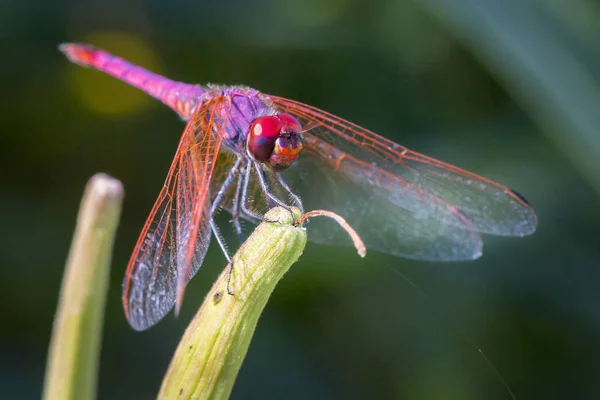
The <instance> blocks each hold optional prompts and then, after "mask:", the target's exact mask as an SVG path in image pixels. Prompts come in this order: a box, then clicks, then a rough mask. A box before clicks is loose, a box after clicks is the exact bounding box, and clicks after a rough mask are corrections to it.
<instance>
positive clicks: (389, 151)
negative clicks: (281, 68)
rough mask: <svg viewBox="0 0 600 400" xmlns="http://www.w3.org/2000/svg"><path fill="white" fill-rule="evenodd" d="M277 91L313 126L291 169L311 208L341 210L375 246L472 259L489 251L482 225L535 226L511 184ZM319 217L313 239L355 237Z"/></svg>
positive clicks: (524, 231)
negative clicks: (423, 152)
mask: <svg viewBox="0 0 600 400" xmlns="http://www.w3.org/2000/svg"><path fill="white" fill-rule="evenodd" d="M270 98H271V100H272V101H273V105H274V106H275V107H277V108H279V109H280V110H281V111H282V112H286V113H289V114H291V115H294V116H295V117H296V118H298V120H299V121H300V122H301V123H302V125H303V126H304V127H305V128H306V129H308V131H307V132H306V133H305V134H304V135H305V137H304V143H305V151H303V153H304V154H302V155H301V159H300V160H299V162H298V163H297V165H296V164H295V165H293V166H292V167H290V168H289V170H286V171H285V172H284V176H285V177H286V179H287V180H288V181H289V183H290V185H291V186H292V188H293V189H294V190H295V191H297V194H299V195H300V196H301V197H302V199H303V200H304V203H305V207H306V208H307V209H314V208H325V209H329V210H332V211H335V212H337V213H339V214H340V215H342V216H343V217H344V218H346V219H347V220H348V222H349V223H350V224H352V225H353V227H354V228H355V229H356V230H357V231H358V233H359V234H360V235H361V237H362V238H363V240H365V243H366V244H367V246H368V247H371V248H375V249H378V250H379V251H383V252H387V253H391V254H397V255H402V256H406V257H410V258H417V259H427V260H438V261H439V260H445V261H451V260H465V259H473V258H476V257H478V256H479V255H480V254H481V239H480V237H479V235H477V233H476V232H482V233H489V234H495V235H509V236H523V235H528V234H531V233H532V232H534V231H535V228H536V226H537V217H536V215H535V213H534V211H533V209H532V208H531V207H530V205H529V204H528V203H527V202H526V201H525V200H524V199H523V198H522V197H521V196H520V195H519V194H518V193H516V192H514V191H512V190H510V189H508V188H507V187H505V186H502V185H500V184H498V183H495V182H493V181H490V180H488V179H486V178H483V177H480V176H478V175H475V174H473V173H470V172H467V171H464V170H462V169H459V168H457V167H454V166H452V165H449V164H446V163H443V162H441V161H438V160H435V159H432V158H429V157H426V156H424V155H421V154H418V153H416V152H413V151H410V150H408V149H407V148H405V147H403V146H400V145H398V144H396V143H394V142H392V141H390V140H388V139H385V138H383V137H381V136H378V135H376V134H375V133H373V132H370V131H368V130H366V129H363V128H361V127H359V126H358V125H355V124H353V123H351V122H348V121H345V120H343V119H341V118H339V117H336V116H334V115H332V114H330V113H327V112H325V111H322V110H319V109H317V108H315V107H311V106H308V105H305V104H302V103H299V102H296V101H293V100H288V99H284V98H279V97H274V96H270ZM313 224H314V225H313ZM311 225H312V226H310V228H312V229H311V233H310V234H309V238H311V239H313V240H316V241H319V242H323V243H345V242H346V241H347V239H345V238H343V235H342V236H339V235H338V234H337V233H336V231H335V228H333V229H330V228H328V227H326V226H325V221H318V219H314V220H313V222H311ZM310 228H309V229H310Z"/></svg>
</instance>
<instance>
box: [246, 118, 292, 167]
mask: <svg viewBox="0 0 600 400" xmlns="http://www.w3.org/2000/svg"><path fill="white" fill-rule="evenodd" d="M301 131H302V125H300V122H298V120H297V119H296V118H294V117H292V116H291V115H289V114H275V115H268V116H264V117H259V118H257V119H255V120H254V122H252V125H251V126H250V134H249V135H248V154H250V156H251V157H252V158H253V159H254V160H256V161H259V162H262V163H264V164H267V165H268V166H269V167H271V168H272V169H274V170H276V171H282V170H284V169H286V168H287V167H289V166H290V165H292V163H293V162H294V161H296V160H297V159H298V156H299V155H300V151H301V150H302V133H301Z"/></svg>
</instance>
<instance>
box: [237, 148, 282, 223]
mask: <svg viewBox="0 0 600 400" xmlns="http://www.w3.org/2000/svg"><path fill="white" fill-rule="evenodd" d="M251 173H252V161H251V160H248V162H247V163H246V167H245V170H244V185H243V189H242V198H241V199H240V206H241V209H242V211H243V212H244V214H246V215H248V216H249V217H252V218H254V219H256V220H258V221H266V222H277V221H271V220H269V219H267V218H265V217H264V216H262V215H260V214H258V213H257V212H254V211H252V210H250V209H249V208H248V206H247V204H248V185H249V184H250V177H251Z"/></svg>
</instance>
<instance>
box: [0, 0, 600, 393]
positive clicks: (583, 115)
mask: <svg viewBox="0 0 600 400" xmlns="http://www.w3.org/2000/svg"><path fill="white" fill-rule="evenodd" d="M599 7H600V3H599V2H598V1H595V0H586V1H584V0H502V1H498V0H401V1H399V0H373V1H369V2H362V1H359V0H308V1H307V0H291V1H280V0H253V1H246V0H234V1H223V2H219V1H203V0H196V1H165V0H119V1H117V0H106V1H103V2H96V1H91V0H80V1H55V2H46V1H42V0H30V1H20V0H4V1H2V3H1V4H0V38H1V39H2V40H0V43H1V44H0V48H1V49H2V53H1V54H2V56H1V60H2V61H1V62H0V83H1V87H0V88H1V90H0V107H1V115H0V131H1V134H0V160H1V161H0V163H1V164H2V165H3V166H2V168H1V169H0V174H1V182H2V185H1V189H0V225H1V227H2V230H1V232H2V233H1V235H2V240H0V255H1V257H0V259H1V260H2V261H0V321H2V322H1V323H0V397H1V398H3V399H25V398H37V397H39V396H40V393H41V389H42V381H43V373H44V368H45V361H46V351H47V350H46V349H47V345H48V341H49V334H50V330H51V326H52V319H53V315H54V311H55V306H56V303H57V297H58V290H59V287H60V281H61V274H62V271H63V265H64V261H65V259H66V255H67V251H68V248H69V244H70V240H71V237H72V232H73V227H74V223H75V217H76V213H77V209H78V205H79V201H80V197H81V194H82V191H83V188H84V185H85V183H86V181H87V179H88V178H89V177H90V176H92V175H93V174H94V173H96V172H100V171H102V172H106V173H108V174H110V175H112V176H114V177H117V178H118V179H120V180H121V181H122V182H123V183H124V185H125V189H126V197H125V203H124V210H123V216H122V220H121V225H120V227H119V232H118V237H117V241H116V245H115V253H114V258H113V263H112V265H113V268H112V272H111V284H110V291H109V294H108V304H107V308H106V323H105V327H104V341H103V347H102V354H101V368H100V378H99V379H100V380H99V398H101V399H137V398H140V399H144V398H152V397H154V396H155V395H156V393H157V391H158V388H159V386H160V382H161V377H162V375H163V374H164V372H165V370H166V367H167V365H168V362H169V360H170V357H171V355H172V353H173V351H174V349H175V346H176V344H177V342H178V338H179V337H180V335H181V334H182V332H183V330H184V328H185V326H186V323H187V322H188V321H189V319H190V317H191V316H192V315H193V313H194V312H195V311H196V309H197V307H198V305H199V304H200V303H201V301H202V299H203V296H204V294H205V293H206V291H207V290H208V288H209V287H210V285H211V284H212V282H213V280H214V279H215V277H216V276H217V274H218V273H219V271H220V270H221V269H222V268H223V267H224V265H225V261H224V259H223V256H222V255H221V254H220V251H219V249H218V248H216V246H214V244H213V247H211V249H210V250H209V253H208V256H207V258H206V261H205V265H204V266H203V268H202V269H201V271H200V272H199V274H198V275H197V277H196V279H194V280H193V281H192V283H191V284H190V286H189V288H188V292H187V295H186V301H185V303H184V308H183V313H182V315H181V317H180V318H178V319H174V318H172V317H167V318H166V319H165V320H164V321H162V322H161V323H160V324H158V325H157V326H156V327H154V328H152V329H151V330H149V331H147V332H143V333H137V332H134V331H133V330H132V329H130V328H129V326H128V325H127V323H126V321H125V318H124V316H123V312H122V309H121V303H120V287H121V286H120V285H121V280H122V276H123V271H124V267H125V265H126V262H127V260H128V257H129V254H130V251H131V249H132V248H133V245H134V243H135V241H136V239H137V235H138V233H139V231H140V228H141V226H142V224H143V222H144V220H145V218H146V215H147V213H148V211H149V210H150V208H151V206H152V204H153V202H154V199H155V197H156V195H157V194H158V191H159V189H160V187H161V185H162V182H163V179H164V177H165V174H166V171H167V169H168V167H169V165H170V162H171V158H172V156H173V154H174V151H175V148H176V145H177V142H178V140H179V135H180V133H181V132H182V130H183V126H184V125H183V123H182V122H181V121H180V120H179V119H178V118H177V116H176V115H175V114H174V113H173V112H171V111H170V110H169V109H167V108H166V107H164V106H163V105H161V104H160V103H159V102H157V101H155V100H153V99H151V98H149V97H147V96H145V95H144V94H143V93H141V92H138V91H136V90H135V89H132V88H130V87H128V86H126V85H125V84H122V83H120V82H117V81H115V80H114V79H112V78H109V77H107V76H104V75H103V74H100V73H98V72H95V71H92V70H88V69H83V68H80V67H77V66H75V65H72V64H70V63H69V62H68V61H67V60H66V59H65V58H64V57H63V56H62V54H60V53H59V52H58V51H57V49H56V47H57V44H58V43H60V42H64V41H78V42H88V43H91V44H94V45H96V46H98V47H102V48H105V49H107V50H109V51H111V52H113V53H115V54H118V55H120V56H123V57H125V58H127V59H129V60H131V61H134V62H136V63H139V64H141V65H143V66H145V67H148V68H149V69H152V70H154V71H156V72H159V73H162V74H165V75H167V76H169V77H171V78H173V79H176V80H182V81H187V82H199V83H204V82H217V83H230V84H246V85H249V86H252V87H255V88H257V89H259V90H262V91H264V92H266V93H271V94H277V95H280V96H285V97H290V98H293V99H296V100H300V101H303V102H306V103H309V104H312V105H315V106H317V107H320V108H323V109H326V110H328V111H331V112H333V113H335V114H338V115H340V116H342V117H344V118H347V119H350V120H352V121H354V122H356V123H359V124H361V125H363V126H365V127H367V128H369V129H371V130H374V131H376V132H378V133H380V134H381V135H384V136H386V137H388V138H391V139H393V140H395V141H397V142H399V143H401V144H403V145H406V146H408V147H409V148H411V149H414V150H417V151H420V152H423V153H425V154H428V155H431V156H433V157H436V158H440V159H442V160H445V161H448V162H451V163H454V164H458V165H460V166H461V167H464V168H466V169H469V170H472V171H474V172H477V173H479V174H482V175H484V176H487V177H489V178H492V179H494V180H497V181H500V182H502V183H505V184H507V185H508V186H510V187H514V188H515V189H517V190H519V191H520V192H521V193H523V194H524V195H525V196H526V197H527V198H528V200H529V201H530V202H531V203H532V204H533V206H534V207H535V209H536V211H537V213H538V216H539V221H540V223H539V229H538V231H537V233H536V234H535V235H533V236H531V237H527V238H522V239H517V238H496V237H486V238H485V243H486V247H485V251H484V256H483V257H482V258H481V259H480V260H477V261H475V262H470V263H455V264H435V263H425V262H414V261H407V260H404V259H400V258H395V257H391V256H386V255H382V254H377V253H376V252H371V253H369V255H368V256H367V258H366V259H364V260H363V259H360V258H358V257H357V256H356V254H355V252H354V251H353V250H352V249H351V248H332V247H325V246H319V245H316V244H311V243H309V244H308V246H307V248H306V251H305V254H304V255H303V257H302V258H301V260H300V261H299V262H298V263H297V264H296V265H294V266H293V268H292V269H291V271H290V272H289V273H288V274H287V275H286V276H285V278H284V280H283V281H282V282H281V283H280V285H279V286H278V287H277V289H276V291H275V293H274V295H273V297H272V299H271V301H270V302H269V304H268V305H267V308H266V310H265V312H264V314H263V316H262V318H261V320H260V321H259V325H258V329H257V332H256V335H255V338H254V341H253V343H252V345H251V347H250V350H249V353H248V356H247V359H246V361H245V364H244V365H243V367H242V369H241V372H240V375H239V378H238V381H237V383H236V386H235V388H234V390H233V394H232V398H234V399H254V398H257V399H258V398H260V399H265V398H286V399H306V398H311V399H333V398H339V399H364V398H370V399H375V398H381V399H384V398H394V399H395V398H398V399H399V398H402V399H508V398H510V393H509V391H508V390H507V389H506V387H505V386H504V385H503V383H502V380H504V381H505V382H506V385H507V386H508V387H509V388H510V390H511V391H512V392H514V394H515V396H516V397H517V398H519V399H554V398H556V399H558V398H569V399H593V398H600V369H599V368H598V359H599V357H600V339H599V335H600V262H599V260H600V201H599V193H600V80H599V79H600V8H599ZM221 222H225V223H226V218H222V219H221ZM309 228H310V226H309ZM309 235H310V231H309ZM400 274H404V275H405V276H406V277H407V278H408V279H410V280H411V281H412V282H414V283H415V285H417V286H418V289H417V288H415V287H413V286H412V285H411V284H410V283H408V281H407V280H405V279H403V278H402V277H401V276H400ZM431 299H433V301H431ZM433 303H437V304H439V305H440V306H435V305H434V304H433ZM479 349H481V351H482V352H483V353H484V354H485V355H486V357H487V358H488V359H489V360H490V361H489V363H488V362H487V361H486V359H485V358H484V357H483V356H482V355H481V352H480V351H479ZM489 364H492V365H493V366H494V368H495V369H497V370H498V373H499V375H501V376H502V379H500V378H499V377H498V376H497V374H496V373H494V371H493V368H491V367H490V365H489Z"/></svg>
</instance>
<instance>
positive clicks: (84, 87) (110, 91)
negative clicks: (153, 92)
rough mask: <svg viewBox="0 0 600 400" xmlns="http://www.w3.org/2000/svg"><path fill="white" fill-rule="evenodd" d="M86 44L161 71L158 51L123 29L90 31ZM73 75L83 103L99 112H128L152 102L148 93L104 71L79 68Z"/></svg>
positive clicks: (120, 113) (151, 69)
mask: <svg viewBox="0 0 600 400" xmlns="http://www.w3.org/2000/svg"><path fill="white" fill-rule="evenodd" d="M84 43H87V44H90V45H92V46H94V47H97V48H100V49H103V50H106V51H107V52H109V53H111V54H114V55H115V56H118V57H122V58H124V59H126V60H127V61H129V62H131V63H133V64H137V65H139V66H141V67H143V68H145V69H148V70H150V71H152V72H156V73H160V69H161V68H160V66H161V63H160V60H159V58H158V56H157V55H156V52H155V51H154V49H153V48H152V46H150V45H149V44H148V43H147V42H145V41H144V40H143V39H141V38H139V37H137V36H133V35H131V34H128V33H124V32H116V31H98V32H93V33H92V34H90V35H89V36H88V37H87V38H86V40H85V41H84ZM71 78H72V83H73V86H74V87H75V91H76V93H77V96H78V97H79V99H80V101H81V102H82V104H83V106H84V107H86V108H89V109H90V110H92V111H94V112H97V113H99V114H111V115H127V114H131V113H133V112H136V111H138V110H140V109H142V108H144V107H147V106H148V104H150V100H149V99H150V96H149V95H147V94H146V93H144V92H142V91H141V90H139V89H136V88H133V87H131V86H129V85H127V84H126V83H124V82H121V81H119V80H118V79H116V78H114V77H112V76H109V75H107V74H104V73H93V72H91V71H90V70H89V69H84V68H76V69H75V70H74V71H73V73H72V75H71Z"/></svg>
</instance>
